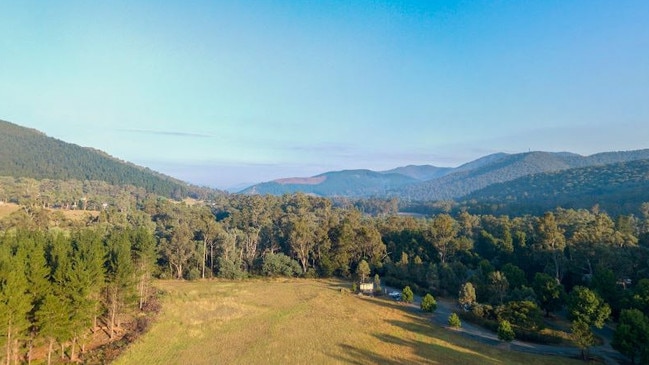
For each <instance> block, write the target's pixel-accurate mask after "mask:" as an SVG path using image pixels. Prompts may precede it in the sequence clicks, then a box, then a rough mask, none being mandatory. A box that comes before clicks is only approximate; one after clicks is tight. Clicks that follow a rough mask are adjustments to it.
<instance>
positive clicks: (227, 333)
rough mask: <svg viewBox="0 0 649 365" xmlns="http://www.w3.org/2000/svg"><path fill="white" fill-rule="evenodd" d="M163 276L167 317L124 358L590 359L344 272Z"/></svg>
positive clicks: (141, 361) (558, 363) (530, 363)
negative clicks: (463, 325) (435, 313)
mask: <svg viewBox="0 0 649 365" xmlns="http://www.w3.org/2000/svg"><path fill="white" fill-rule="evenodd" d="M156 285H157V286H158V287H159V288H160V289H162V290H163V291H165V292H166V295H165V296H164V298H163V299H162V311H161V312H160V314H159V317H158V318H157V320H156V322H155V323H154V324H153V325H152V326H151V328H150V330H149V332H148V333H146V334H145V335H143V336H142V337H140V338H139V339H138V340H137V341H136V342H135V343H133V344H132V345H131V346H130V347H129V348H128V349H127V350H126V351H125V352H124V353H123V354H122V356H121V357H120V358H118V359H117V360H116V361H115V363H116V364H138V365H146V364H332V363H351V364H463V365H471V364H479V365H486V364H501V365H502V364H526V365H534V364H553V365H562V364H583V362H581V361H577V360H571V359H566V358H562V357H556V356H552V357H548V356H539V355H531V354H525V353H519V352H515V351H509V350H507V346H506V345H503V346H499V347H493V346H488V345H484V344H482V343H479V342H476V341H473V340H469V339H467V338H465V337H462V336H461V335H459V334H457V333H454V332H453V331H449V330H447V329H444V328H440V327H439V326H437V325H434V324H433V323H431V321H430V317H429V316H425V315H423V314H420V311H419V310H413V309H412V308H411V307H408V306H405V305H402V304H400V303H397V302H395V301H393V300H391V299H389V298H385V299H380V298H370V297H361V296H357V295H353V294H350V293H348V292H346V290H341V288H346V287H347V286H348V284H347V283H344V282H340V281H335V280H304V279H290V280H268V281H267V280H250V281H238V282H235V281H192V282H185V281H159V282H157V284H156Z"/></svg>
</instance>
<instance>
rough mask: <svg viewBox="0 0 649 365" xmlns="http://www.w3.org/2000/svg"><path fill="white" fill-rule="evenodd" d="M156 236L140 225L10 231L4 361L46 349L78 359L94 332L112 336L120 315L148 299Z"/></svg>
mask: <svg viewBox="0 0 649 365" xmlns="http://www.w3.org/2000/svg"><path fill="white" fill-rule="evenodd" d="M155 250H156V247H155V239H154V236H153V234H152V232H149V231H147V230H146V229H145V228H132V227H123V228H117V227H114V228H112V229H111V230H109V231H106V230H102V229H100V227H94V228H83V229H74V230H70V231H67V232H62V231H41V230H24V229H13V230H10V231H5V232H4V233H3V234H2V235H0V278H1V280H0V331H1V333H2V334H1V335H0V342H1V343H2V347H3V350H4V351H3V356H0V358H4V359H5V361H6V363H7V364H9V363H18V362H23V361H25V362H29V361H31V356H32V349H33V348H34V347H37V346H45V347H46V348H47V362H48V363H50V362H51V359H52V355H53V353H54V352H55V345H57V348H58V349H59V350H58V352H59V356H61V357H68V358H69V359H70V360H72V361H75V360H76V359H77V356H78V353H79V352H80V351H81V352H83V351H84V350H85V345H86V344H87V343H88V341H89V340H90V336H91V334H92V333H93V332H94V331H97V330H100V328H103V330H105V331H106V332H107V333H108V335H109V336H110V338H113V337H115V335H116V333H118V332H119V331H120V328H121V321H122V318H123V316H124V314H126V313H128V312H130V311H132V310H134V309H135V308H138V305H139V307H142V306H143V305H144V303H145V302H146V300H147V299H148V298H149V280H150V279H149V278H150V277H151V273H152V272H153V270H154V268H155V267H154V265H155V257H156V256H155Z"/></svg>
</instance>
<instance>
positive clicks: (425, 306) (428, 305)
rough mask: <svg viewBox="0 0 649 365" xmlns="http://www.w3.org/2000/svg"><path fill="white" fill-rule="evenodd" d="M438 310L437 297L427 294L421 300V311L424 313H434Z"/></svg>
mask: <svg viewBox="0 0 649 365" xmlns="http://www.w3.org/2000/svg"><path fill="white" fill-rule="evenodd" d="M436 309H437V301H436V300H435V297H433V296H432V295H430V294H426V295H425V296H424V298H423V299H422V300H421V310H423V311H424V312H430V313H432V312H434V311H435V310H436Z"/></svg>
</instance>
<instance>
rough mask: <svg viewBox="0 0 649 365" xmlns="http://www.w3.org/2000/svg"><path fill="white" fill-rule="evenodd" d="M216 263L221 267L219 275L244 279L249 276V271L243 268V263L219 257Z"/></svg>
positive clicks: (226, 277)
mask: <svg viewBox="0 0 649 365" xmlns="http://www.w3.org/2000/svg"><path fill="white" fill-rule="evenodd" d="M216 263H217V266H218V268H219V272H218V274H217V275H218V277H220V278H224V279H244V278H246V276H247V273H246V272H245V271H244V270H242V269H241V265H240V264H239V263H238V262H234V261H232V260H227V259H225V258H223V257H219V258H218V259H217V261H216Z"/></svg>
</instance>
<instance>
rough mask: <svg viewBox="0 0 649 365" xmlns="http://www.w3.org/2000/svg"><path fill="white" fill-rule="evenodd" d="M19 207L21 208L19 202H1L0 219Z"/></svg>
mask: <svg viewBox="0 0 649 365" xmlns="http://www.w3.org/2000/svg"><path fill="white" fill-rule="evenodd" d="M18 209H20V205H18V204H14V203H3V202H0V219H2V218H4V217H7V216H9V215H10V214H11V213H13V212H15V211H17V210H18Z"/></svg>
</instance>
